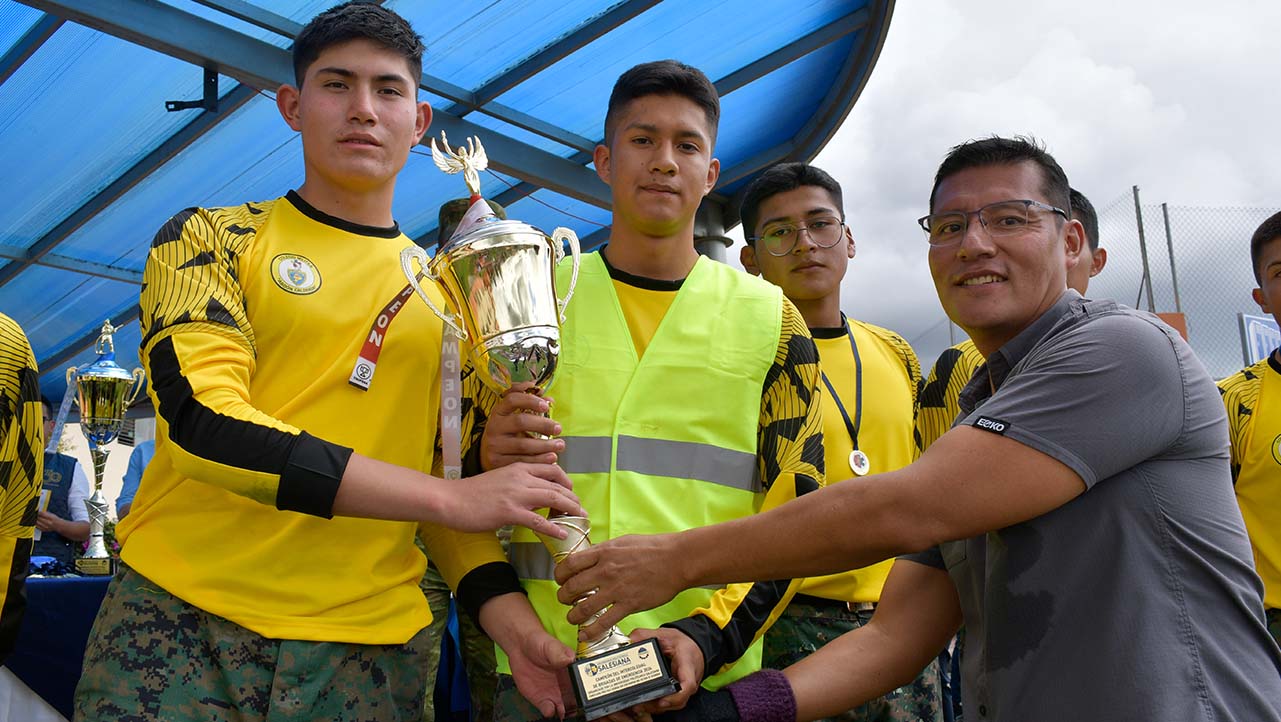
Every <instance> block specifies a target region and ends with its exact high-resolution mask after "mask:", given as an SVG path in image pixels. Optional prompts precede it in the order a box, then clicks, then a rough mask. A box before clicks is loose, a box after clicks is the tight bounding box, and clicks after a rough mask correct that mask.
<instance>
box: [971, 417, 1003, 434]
mask: <svg viewBox="0 0 1281 722" xmlns="http://www.w3.org/2000/svg"><path fill="white" fill-rule="evenodd" d="M974 428H976V429H983V430H984V431H991V432H992V433H993V434H1000V435H1001V436H1005V431H1006V429H1009V428H1010V425H1009V424H1008V423H1006V422H1004V421H1001V420H1000V419H993V418H991V417H988V416H980V417H979V418H978V420H976V421H975V422H974Z"/></svg>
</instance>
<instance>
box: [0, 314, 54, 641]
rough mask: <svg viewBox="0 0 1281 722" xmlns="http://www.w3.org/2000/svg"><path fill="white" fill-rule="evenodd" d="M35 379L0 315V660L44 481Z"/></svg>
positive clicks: (14, 624) (12, 624)
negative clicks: (37, 501) (38, 494)
mask: <svg viewBox="0 0 1281 722" xmlns="http://www.w3.org/2000/svg"><path fill="white" fill-rule="evenodd" d="M39 377H40V374H39V373H38V372H37V371H36V359H35V356H34V355H33V354H32V353H31V346H30V344H28V343H27V337H26V335H25V334H23V333H22V329H21V328H20V327H19V326H18V324H17V323H15V322H14V321H13V319H11V318H9V317H8V316H6V315H4V314H0V570H3V572H4V578H3V579H0V661H3V660H4V657H5V656H6V655H7V654H8V653H9V651H10V650H11V649H12V648H13V644H14V642H15V641H16V640H17V637H18V625H19V624H20V623H21V622H22V612H23V609H24V608H25V606H26V600H25V598H24V596H23V593H22V586H23V584H24V583H25V581H26V578H27V563H28V561H29V559H30V558H31V533H32V531H33V530H34V528H35V523H36V494H37V492H38V491H39V489H40V483H41V480H42V479H43V478H44V476H43V467H44V425H43V423H42V421H41V415H40V414H41V411H40V381H39Z"/></svg>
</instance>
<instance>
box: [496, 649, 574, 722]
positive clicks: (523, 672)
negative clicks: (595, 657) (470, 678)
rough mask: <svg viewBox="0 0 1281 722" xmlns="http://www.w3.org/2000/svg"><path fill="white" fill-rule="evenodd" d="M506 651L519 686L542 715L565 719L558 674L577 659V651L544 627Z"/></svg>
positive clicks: (513, 678)
mask: <svg viewBox="0 0 1281 722" xmlns="http://www.w3.org/2000/svg"><path fill="white" fill-rule="evenodd" d="M504 651H506V652H507V660H508V662H509V663H510V664H511V670H512V680H513V681H515V682H516V689H517V690H518V691H520V694H521V696H522V697H524V698H525V699H527V700H529V703H530V704H532V705H534V706H535V707H537V708H538V713H539V714H541V715H542V716H543V717H552V718H558V719H559V718H563V717H564V716H565V702H564V699H563V698H562V697H561V689H560V682H559V675H561V674H563V672H562V671H561V670H563V669H565V668H566V667H568V666H569V663H570V662H572V661H574V652H573V650H571V649H570V648H569V647H566V646H565V645H564V644H562V643H561V642H560V641H559V640H557V639H556V638H555V637H553V636H551V635H550V634H548V633H547V632H545V631H543V630H542V629H541V628H540V629H538V630H537V631H534V632H531V633H530V634H529V635H527V636H526V637H525V638H524V639H523V640H522V641H521V643H520V644H519V645H516V646H515V647H514V648H513V649H510V650H504Z"/></svg>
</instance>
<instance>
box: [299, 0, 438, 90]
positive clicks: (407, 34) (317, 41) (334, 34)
mask: <svg viewBox="0 0 1281 722" xmlns="http://www.w3.org/2000/svg"><path fill="white" fill-rule="evenodd" d="M352 40H369V41H372V42H374V43H377V44H378V45H381V46H382V47H384V48H387V49H388V50H390V51H392V52H394V53H397V54H398V55H400V56H401V57H403V58H404V59H405V60H406V61H407V62H408V63H409V69H410V71H412V73H413V76H412V77H411V78H410V80H411V81H413V83H414V85H415V86H417V85H418V79H419V77H420V76H422V74H423V51H424V50H426V48H425V47H424V46H423V39H422V38H421V37H419V36H418V33H415V32H414V29H413V28H412V27H410V26H409V22H408V21H407V20H405V19H404V18H402V17H401V16H399V15H397V14H396V13H394V12H392V11H391V10H388V9H387V8H385V7H382V6H381V5H376V4H374V3H372V2H369V1H368V0H351V1H350V2H345V3H343V4H342V5H335V6H334V7H331V8H329V9H328V10H326V11H324V12H323V13H320V14H319V15H317V16H316V17H314V18H312V19H311V22H309V23H307V25H306V27H304V28H303V29H302V32H300V33H298V37H297V38H296V39H295V40H294V50H293V53H294V82H295V83H296V84H297V85H298V87H299V88H301V87H302V81H303V78H304V77H306V75H307V68H309V67H310V66H311V64H312V63H314V62H316V58H318V57H320V54H321V53H323V52H324V51H325V50H327V49H328V48H331V47H333V46H335V45H341V44H342V43H346V42H349V41H352Z"/></svg>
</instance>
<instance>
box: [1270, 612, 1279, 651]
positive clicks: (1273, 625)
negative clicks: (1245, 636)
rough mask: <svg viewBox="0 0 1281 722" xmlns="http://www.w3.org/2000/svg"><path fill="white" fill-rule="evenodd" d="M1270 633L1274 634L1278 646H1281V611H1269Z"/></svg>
mask: <svg viewBox="0 0 1281 722" xmlns="http://www.w3.org/2000/svg"><path fill="white" fill-rule="evenodd" d="M1267 620H1268V631H1269V632H1271V633H1272V638H1273V639H1274V640H1276V643H1277V645H1278V646H1281V609H1269V610H1267Z"/></svg>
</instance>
